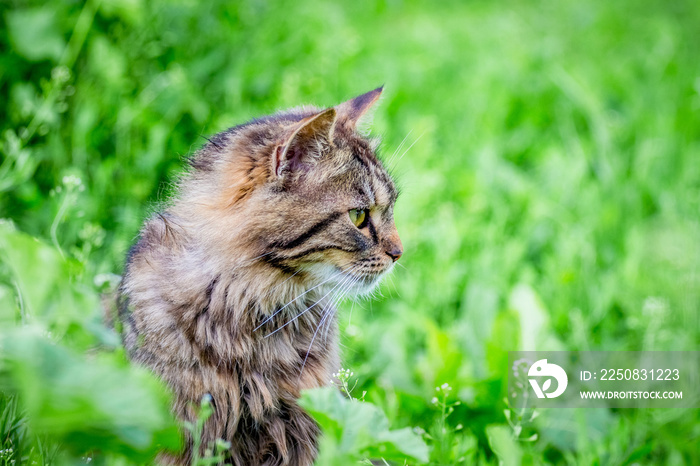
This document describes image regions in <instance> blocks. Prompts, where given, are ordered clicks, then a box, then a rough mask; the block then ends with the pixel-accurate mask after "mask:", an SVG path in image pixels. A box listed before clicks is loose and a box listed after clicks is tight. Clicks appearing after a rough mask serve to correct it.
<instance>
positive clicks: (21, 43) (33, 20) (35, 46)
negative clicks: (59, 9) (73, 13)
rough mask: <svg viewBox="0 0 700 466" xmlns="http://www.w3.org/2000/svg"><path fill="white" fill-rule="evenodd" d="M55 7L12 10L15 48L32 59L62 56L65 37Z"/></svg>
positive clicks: (9, 21)
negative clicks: (60, 28) (59, 26)
mask: <svg viewBox="0 0 700 466" xmlns="http://www.w3.org/2000/svg"><path fill="white" fill-rule="evenodd" d="M56 18H57V15H56V11H55V9H54V8H48V7H42V8H31V9H29V8H28V9H24V10H15V11H8V12H7V14H6V20H7V32H8V35H9V36H10V41H11V42H12V45H13V46H14V48H15V50H16V51H17V52H18V53H19V54H20V55H22V56H23V57H25V58H27V59H29V60H32V61H41V60H44V59H47V58H48V59H52V60H53V61H55V62H58V60H59V59H60V58H61V54H62V53H63V49H64V48H65V45H66V44H65V41H64V39H63V36H62V35H61V33H60V31H59V28H58V25H57V23H56Z"/></svg>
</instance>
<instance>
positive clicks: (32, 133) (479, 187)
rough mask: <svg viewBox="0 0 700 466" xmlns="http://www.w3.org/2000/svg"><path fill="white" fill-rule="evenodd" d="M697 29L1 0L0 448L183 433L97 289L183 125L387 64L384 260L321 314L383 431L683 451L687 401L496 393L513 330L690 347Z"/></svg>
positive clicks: (120, 459)
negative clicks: (372, 294)
mask: <svg viewBox="0 0 700 466" xmlns="http://www.w3.org/2000/svg"><path fill="white" fill-rule="evenodd" d="M698 30H700V4H698V3H697V2H695V1H692V0H681V1H675V2H665V1H661V0H659V1H651V0H649V1H646V0H645V1H631V0H621V1H616V2H609V1H604V0H592V1H588V2H576V1H573V0H562V1H553V0H546V1H541V2H534V1H515V0H511V1H504V2H485V1H472V2H401V1H391V2H370V1H363V2H352V3H350V2H348V3H347V4H345V5H343V4H330V3H328V4H316V3H312V2H293V3H291V2H280V1H269V2H263V1H255V2H193V1H185V0H172V1H169V2H166V1H150V2H146V1H140V0H103V1H102V2H99V1H93V0H88V1H87V2H86V3H80V2H77V3H76V2H26V1H19V0H9V1H6V2H4V3H2V4H0V50H2V52H0V102H1V104H0V141H1V143H2V145H1V147H2V150H1V151H0V157H1V158H0V218H5V219H7V221H5V222H4V223H2V224H0V450H2V451H5V450H7V449H9V448H13V453H12V455H14V456H13V457H12V458H10V457H9V456H7V454H5V453H0V465H2V466H4V465H5V464H10V461H11V460H12V459H15V461H16V462H17V463H16V464H20V463H21V462H29V463H31V461H37V463H38V464H49V463H50V462H51V461H53V462H54V463H57V462H58V463H61V462H78V463H80V462H84V461H85V460H83V459H82V458H87V457H88V456H89V457H90V458H93V460H92V462H93V463H97V464H132V463H139V462H144V461H146V462H147V461H149V460H148V458H151V457H152V455H153V453H154V452H155V451H156V450H157V449H158V448H159V446H164V445H165V446H167V445H169V446H172V447H174V446H176V445H177V438H178V436H177V434H176V433H175V431H174V428H175V426H176V425H175V423H174V421H173V420H172V419H170V418H169V416H168V414H167V412H168V411H167V396H165V394H164V392H163V390H162V388H161V387H160V385H159V384H157V383H156V382H155V381H154V380H153V379H152V378H151V377H150V376H149V375H148V374H146V373H143V372H142V371H139V370H138V369H136V368H133V367H131V366H130V365H129V364H128V362H127V361H126V359H125V358H124V356H123V353H122V350H121V349H120V348H119V344H118V341H117V340H116V339H115V336H114V335H113V334H111V333H109V332H107V331H105V330H104V328H102V327H101V325H100V323H99V322H100V313H101V311H100V305H99V293H100V292H104V291H105V290H107V289H108V288H109V287H110V286H111V285H113V283H114V281H115V279H116V278H117V276H118V274H120V273H121V271H122V270H123V261H124V256H125V253H126V251H127V250H128V248H129V246H130V244H132V243H133V241H134V238H135V236H136V234H137V232H138V228H139V226H140V224H141V222H142V221H143V219H144V218H145V217H146V215H147V214H148V213H149V212H150V211H152V210H153V209H155V208H156V207H157V205H158V203H159V202H160V201H162V200H164V199H165V198H166V197H167V195H168V193H169V192H170V186H171V185H170V184H169V183H171V182H172V181H173V180H174V179H175V177H176V176H177V174H178V173H179V172H180V170H181V169H182V166H183V161H184V159H185V157H186V156H187V155H189V154H191V153H192V152H193V151H194V150H196V149H197V148H198V147H199V146H200V145H201V144H202V143H203V142H204V139H203V137H202V136H203V135H209V134H212V133H215V132H217V131H220V130H223V129H225V128H227V127H229V126H232V125H235V124H238V123H241V122H243V121H246V120H247V119H250V118H251V117H255V116H261V115H265V114H268V113H271V112H273V111H275V110H277V109H281V108H287V107H291V106H296V105H299V104H302V103H314V104H318V105H334V104H336V103H338V102H340V101H342V100H344V99H347V98H350V97H352V96H354V95H357V94H359V93H361V92H364V91H367V90H369V89H373V88H375V87H376V86H377V85H380V84H385V85H386V87H385V97H384V98H383V100H382V102H381V104H380V106H379V108H378V109H377V112H376V114H375V117H374V123H373V126H372V127H373V131H374V133H376V134H380V135H382V136H383V137H384V144H383V151H382V152H383V155H384V157H385V160H387V162H388V163H389V164H390V165H391V167H392V169H393V171H394V172H395V174H396V176H397V178H398V181H399V184H400V186H401V187H402V195H401V197H400V198H399V201H398V204H397V206H396V221H397V225H398V229H399V232H400V234H401V236H402V241H403V244H404V246H405V254H404V257H403V258H402V259H401V263H402V264H403V266H404V267H398V268H397V270H396V272H395V273H394V275H393V276H392V277H391V278H390V279H389V280H387V283H386V284H385V286H383V288H382V294H383V297H380V298H379V299H377V300H375V301H371V302H370V301H362V302H359V303H356V304H354V305H352V304H351V303H347V304H346V305H345V306H344V309H343V311H342V313H341V314H340V323H341V326H342V328H343V338H342V343H343V353H344V366H345V367H349V368H351V369H352V371H353V372H354V373H355V374H356V375H355V376H354V378H355V380H356V381H357V386H356V387H355V391H354V392H353V396H358V394H361V393H362V392H363V391H366V395H365V400H366V401H365V402H366V403H372V404H373V405H375V406H376V407H378V408H379V409H380V411H378V414H376V413H375V414H376V415H377V416H380V417H381V416H385V417H386V419H387V420H388V426H387V429H391V431H390V430H386V431H385V433H383V434H381V435H387V436H390V435H395V434H390V433H389V432H393V431H398V430H400V429H403V428H406V427H417V428H419V429H422V431H421V430H418V432H419V434H420V435H422V436H423V437H424V439H425V441H426V443H427V444H428V446H429V447H430V453H429V455H430V459H429V464H456V463H457V462H458V461H459V460H463V461H465V462H466V463H483V464H497V463H498V462H499V460H500V461H503V462H504V463H505V464H519V463H524V464H583V465H588V464H590V465H594V464H697V463H698V462H700V456H699V454H698V449H697V444H698V442H699V441H700V430H699V429H698V426H700V422H698V421H699V420H700V417H699V416H698V410H697V409H694V410H604V409H597V410H592V409H591V410H541V411H539V415H538V416H537V417H536V418H535V419H532V420H530V419H529V416H526V418H525V419H522V420H518V419H515V418H514V417H512V416H514V414H511V417H512V418H511V419H510V423H509V422H508V419H507V417H506V414H504V410H506V409H507V407H506V405H505V403H504V401H503V399H504V397H505V393H506V392H505V383H506V379H505V375H506V372H507V351H508V350H519V349H527V350H530V349H558V350H572V351H585V350H606V351H624V350H697V349H698V347H699V343H700V312H699V310H700V265H699V264H700V216H699V213H700V161H699V159H698V157H699V154H700V60H698V53H697V51H698V50H700V36H698V34H697V32H698ZM35 239H36V240H35ZM98 346H99V347H100V348H102V349H100V350H99V351H97V350H95V348H96V347H98ZM354 383H355V381H352V384H354ZM445 383H447V384H449V386H450V387H451V388H452V390H451V391H450V392H449V396H448V397H447V398H441V397H442V396H443V394H444V393H445V392H444V391H443V392H441V393H437V392H436V390H435V387H438V386H442V385H443V384H445ZM124 387H128V390H126V389H125V388H124ZM437 395H440V397H438V398H439V399H438V402H437V403H433V402H432V400H433V398H434V397H436V396H437ZM456 402H459V404H456V405H455V404H454V403H456ZM447 407H449V408H451V409H452V410H453V411H452V412H451V413H450V409H448V408H447ZM343 409H345V408H343ZM368 409H370V410H371V409H373V408H371V407H368ZM350 411H352V409H351V408H350ZM373 412H374V411H373ZM382 412H383V414H382ZM375 414H373V415H375ZM329 422H330V421H329ZM334 422H335V421H334ZM514 426H516V427H514ZM347 427H348V426H344V425H343V424H342V422H340V423H339V424H337V425H336V427H334V428H336V429H339V430H337V431H335V432H336V434H338V435H339V436H341V437H342V435H341V434H342V432H343V429H344V428H347ZM421 432H424V434H422V433H421ZM515 434H518V435H515ZM341 437H338V438H341ZM329 438H330V437H329ZM387 438H389V437H387ZM392 438H393V437H392ZM416 438H417V437H415V436H413V437H411V439H412V440H411V441H416ZM523 439H530V441H523ZM329 442H330V441H329ZM363 445H364V444H363ZM363 445H360V444H359V443H358V444H357V445H356V446H357V449H356V450H353V451H344V452H343V451H341V450H338V449H337V448H338V445H330V443H329V444H328V445H326V446H325V448H328V449H332V448H336V449H335V450H333V451H335V452H336V453H337V454H339V455H340V454H343V455H346V456H344V457H343V458H346V459H347V458H351V459H358V458H362V457H363V455H365V454H372V455H380V454H381V451H380V450H381V448H380V447H382V446H381V445H379V446H377V445H374V446H371V447H368V446H367V445H364V446H363ZM387 445H389V444H387ZM384 447H386V445H384ZM363 448H364V450H363ZM373 449H374V450H373ZM328 451H331V450H328ZM383 451H387V450H383ZM3 455H5V456H3ZM91 455H92V456H91ZM399 456H400V455H399ZM407 457H410V455H408V456H407ZM416 457H420V454H419V455H418V456H413V458H416ZM52 458H53V460H52ZM324 458H330V456H329V455H326V456H324ZM328 461H330V460H328ZM338 461H341V463H339V464H342V461H343V460H342V458H341V459H339V460H338ZM414 463H416V460H409V464H414ZM399 464H400V462H399ZM419 464H420V462H419Z"/></svg>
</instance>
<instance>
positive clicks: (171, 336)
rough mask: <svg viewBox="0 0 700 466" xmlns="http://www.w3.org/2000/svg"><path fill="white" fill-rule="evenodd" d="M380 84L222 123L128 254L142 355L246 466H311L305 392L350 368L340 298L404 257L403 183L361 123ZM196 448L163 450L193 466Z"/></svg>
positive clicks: (183, 406)
mask: <svg viewBox="0 0 700 466" xmlns="http://www.w3.org/2000/svg"><path fill="white" fill-rule="evenodd" d="M381 91H382V89H381V88H379V89H376V90H374V91H371V92H368V93H366V94H363V95H361V96H359V97H356V98H354V99H352V100H350V101H347V102H345V103H343V104H340V105H338V106H336V107H332V108H327V109H320V108H314V107H302V108H298V109H293V110H290V111H286V112H282V113H277V114H275V115H272V116H267V117H264V118H260V119H256V120H253V121H250V122H248V123H246V124H243V125H240V126H236V127H234V128H231V129H229V130H227V131H224V132H222V133H219V134H217V135H215V136H214V137H212V138H211V139H210V140H209V143H208V144H206V145H205V146H204V147H203V148H202V149H201V150H200V151H199V152H197V153H196V154H195V155H194V156H193V157H192V159H191V161H190V166H191V167H190V170H189V171H188V173H187V174H186V175H185V176H184V177H183V178H182V180H181V181H180V185H179V190H178V195H177V196H176V197H175V198H174V199H173V200H172V202H171V205H170V206H169V207H167V208H166V209H165V210H164V211H163V212H160V213H157V214H155V215H153V216H152V217H151V218H150V219H148V220H147V221H146V223H145V224H144V226H143V228H142V230H141V233H140V238H139V240H138V242H137V244H136V245H135V246H134V247H133V248H132V250H131V251H130V253H129V256H128V259H127V267H126V272H125V274H124V277H123V280H122V284H121V287H120V290H119V293H120V296H119V320H120V322H121V325H122V336H123V340H124V344H125V346H126V348H127V350H128V352H129V355H130V357H131V358H132V359H133V360H134V361H136V362H137V363H139V364H142V365H144V366H146V367H148V368H150V369H151V370H153V371H154V372H155V373H156V374H157V375H158V376H160V377H161V378H162V379H163V380H164V381H165V382H166V383H167V384H168V385H169V386H170V387H171V388H172V390H173V392H174V395H175V397H174V399H175V401H174V407H173V408H174V412H175V413H176V414H177V415H178V416H179V417H180V418H182V419H185V420H193V419H194V417H195V413H194V410H193V407H194V406H198V404H199V401H200V400H201V398H202V397H203V396H204V395H206V394H209V395H210V396H211V400H212V405H213V407H214V414H213V415H212V417H211V418H210V419H209V420H208V421H207V423H206V425H205V427H204V433H203V438H202V445H207V444H209V443H210V442H212V441H214V440H215V439H217V438H221V439H224V440H227V441H229V442H231V444H232V447H231V451H230V455H229V457H228V458H227V462H228V463H231V464H235V465H241V466H244V465H245V466H250V465H309V464H311V463H313V460H314V458H315V455H316V452H317V451H316V438H317V436H318V433H319V429H318V426H317V425H316V423H315V422H314V421H313V420H312V419H311V417H309V415H308V414H306V413H305V412H304V411H303V410H302V409H301V408H300V407H299V406H298V405H297V402H296V400H297V398H298V397H299V394H300V391H301V390H302V389H307V388H312V387H319V386H322V385H327V384H328V383H329V380H330V379H331V374H332V373H334V372H335V371H337V369H338V368H339V359H338V348H337V346H338V344H337V324H336V318H335V308H334V302H335V301H336V300H338V299H340V297H341V296H344V295H346V294H358V293H364V292H368V291H369V290H371V289H372V288H373V287H374V286H375V285H376V284H377V283H378V281H379V279H380V277H381V276H382V275H383V274H385V273H386V272H388V271H389V270H390V269H391V268H392V266H393V264H394V262H395V261H396V260H398V258H399V257H400V256H401V254H402V246H401V241H400V239H399V235H398V233H397V230H396V226H395V224H394V219H393V206H394V202H395V201H396V196H397V191H396V188H395V186H394V183H393V181H392V179H391V178H390V176H389V174H388V173H387V171H386V170H385V168H384V167H383V165H382V164H381V162H380V161H379V160H378V159H377V157H376V155H375V151H374V148H373V144H372V141H371V140H369V139H367V138H366V137H364V136H362V135H360V134H359V133H358V132H357V129H356V127H357V123H358V121H359V120H360V118H361V117H362V116H363V115H364V114H365V113H366V112H367V111H368V110H369V108H370V107H371V106H372V105H373V104H374V103H375V102H376V101H377V100H378V99H379V96H380V94H381ZM188 445H189V446H187V447H186V448H185V451H184V452H183V453H182V454H181V455H180V456H178V457H168V458H165V460H166V461H168V462H172V463H176V464H183V463H187V462H188V461H189V460H190V458H191V455H192V451H191V449H192V446H191V445H192V442H191V439H188Z"/></svg>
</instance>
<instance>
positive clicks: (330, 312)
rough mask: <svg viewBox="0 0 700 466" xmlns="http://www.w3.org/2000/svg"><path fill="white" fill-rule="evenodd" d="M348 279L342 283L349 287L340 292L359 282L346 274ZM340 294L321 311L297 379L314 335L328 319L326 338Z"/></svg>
mask: <svg viewBox="0 0 700 466" xmlns="http://www.w3.org/2000/svg"><path fill="white" fill-rule="evenodd" d="M348 277H349V278H350V279H351V280H349V281H347V280H346V281H345V282H344V283H349V285H346V286H343V288H341V292H342V291H343V289H344V291H347V290H349V289H350V288H351V287H352V286H354V285H355V283H357V281H358V280H359V279H358V278H356V277H354V276H353V275H351V274H348ZM341 292H338V293H336V295H335V296H334V298H336V299H335V300H333V299H332V300H331V302H330V303H329V304H328V305H327V306H326V307H325V308H324V310H323V314H322V316H321V320H320V321H319V322H318V325H317V326H316V330H315V331H314V334H313V335H312V337H311V343H309V347H308V349H307V350H306V356H304V361H303V362H302V363H301V369H300V370H299V377H301V374H302V373H303V372H304V367H305V366H306V361H307V360H308V359H309V354H311V348H312V347H313V345H314V341H315V340H316V335H318V332H319V330H321V328H322V327H323V326H324V322H325V321H326V320H327V319H328V323H327V326H326V330H325V332H326V337H324V339H325V338H327V336H328V333H327V332H328V330H329V329H330V323H331V322H332V321H333V319H332V318H330V319H329V317H330V316H332V315H333V314H334V313H335V310H336V308H335V306H336V305H337V304H338V303H339V302H340V300H339V299H338V298H340V297H341ZM333 301H335V302H333Z"/></svg>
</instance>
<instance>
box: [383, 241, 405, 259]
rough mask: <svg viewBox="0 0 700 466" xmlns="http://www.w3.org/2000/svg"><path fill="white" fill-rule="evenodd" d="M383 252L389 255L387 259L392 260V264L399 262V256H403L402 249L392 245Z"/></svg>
mask: <svg viewBox="0 0 700 466" xmlns="http://www.w3.org/2000/svg"><path fill="white" fill-rule="evenodd" d="M385 252H386V253H387V254H388V255H389V257H391V258H392V260H393V261H394V262H396V261H397V260H399V257H401V255H402V254H403V249H401V246H399V245H396V244H394V245H392V247H391V248H389V249H388V250H387V251H385Z"/></svg>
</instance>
